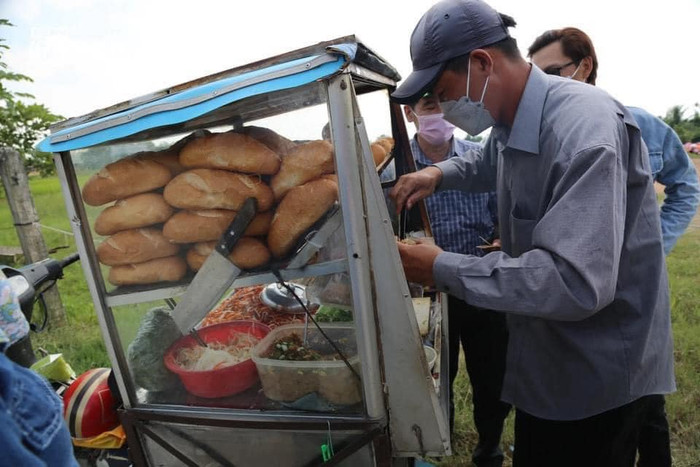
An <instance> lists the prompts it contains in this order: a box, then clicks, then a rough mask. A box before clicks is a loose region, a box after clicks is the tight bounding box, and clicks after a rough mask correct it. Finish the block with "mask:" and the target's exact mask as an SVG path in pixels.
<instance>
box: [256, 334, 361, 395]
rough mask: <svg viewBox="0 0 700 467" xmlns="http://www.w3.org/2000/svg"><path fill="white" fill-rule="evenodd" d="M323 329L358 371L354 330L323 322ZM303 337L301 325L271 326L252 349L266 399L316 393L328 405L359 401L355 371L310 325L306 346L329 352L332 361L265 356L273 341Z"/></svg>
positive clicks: (358, 361) (357, 379) (358, 372)
mask: <svg viewBox="0 0 700 467" xmlns="http://www.w3.org/2000/svg"><path fill="white" fill-rule="evenodd" d="M322 328H323V330H324V332H325V333H326V334H327V335H328V337H330V338H331V339H332V340H333V342H335V343H336V345H338V347H339V348H340V349H341V351H342V352H343V354H344V355H345V358H347V360H348V362H349V363H350V364H351V365H352V367H353V368H354V369H355V372H356V373H357V374H358V375H359V374H360V359H359V358H358V356H357V346H356V344H355V330H354V328H353V327H352V326H351V325H347V324H324V325H322ZM292 334H297V335H299V336H300V337H301V338H302V339H303V336H304V325H303V324H288V325H285V326H280V327H278V328H275V329H274V330H273V331H272V332H270V334H268V335H267V337H265V338H264V339H263V340H262V341H260V342H259V343H258V345H256V346H255V348H254V349H253V361H254V362H255V366H256V367H257V369H258V374H259V375H260V382H261V383H262V388H263V392H264V393H265V396H266V397H267V398H268V399H272V400H276V401H282V402H292V401H295V400H297V399H299V398H300V397H302V396H305V395H306V394H310V393H313V392H316V393H317V394H318V395H319V396H320V397H322V398H323V399H325V400H327V401H328V402H330V403H332V404H337V405H351V404H356V403H358V402H360V401H362V385H361V382H360V380H359V378H358V377H357V376H355V373H353V372H352V371H350V369H349V368H348V367H347V365H346V364H345V362H344V361H343V360H342V359H341V358H340V357H339V356H338V355H337V353H336V352H335V350H333V347H332V346H331V345H330V344H329V343H328V341H326V339H325V338H324V337H323V335H322V334H321V333H320V332H319V331H318V329H316V327H315V326H314V325H313V324H311V323H310V324H309V327H308V336H307V344H306V347H307V348H309V349H311V350H316V351H319V352H321V353H322V354H323V355H331V356H334V357H335V358H336V360H315V361H294V360H277V359H272V358H266V357H264V355H267V354H268V352H269V351H270V350H271V349H272V347H273V345H274V344H275V342H276V341H278V340H279V339H282V338H286V337H289V336H291V335H292Z"/></svg>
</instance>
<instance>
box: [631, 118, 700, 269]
mask: <svg viewBox="0 0 700 467" xmlns="http://www.w3.org/2000/svg"><path fill="white" fill-rule="evenodd" d="M628 109H629V111H630V113H632V115H633V116H634V119H635V120H636V121H637V125H639V129H640V131H641V132H642V139H643V140H644V142H645V143H646V145H647V149H648V150H649V162H650V164H651V174H652V175H653V177H654V180H655V181H657V182H659V183H660V184H662V185H664V187H665V188H664V192H665V193H666V198H665V199H664V202H663V204H662V205H661V233H662V234H663V239H664V253H666V254H667V255H668V254H669V253H670V252H671V249H672V248H673V246H674V245H675V244H676V241H677V240H678V238H679V237H680V236H681V235H682V234H683V232H684V231H685V229H686V228H687V227H688V224H690V221H691V220H693V216H695V211H696V210H697V207H698V203H699V202H700V183H698V174H697V173H696V171H695V165H694V164H693V161H692V159H691V158H690V157H689V156H688V153H687V152H685V149H684V148H683V143H681V140H680V139H679V138H678V135H677V134H676V132H675V131H673V129H672V128H671V127H670V126H668V125H667V124H666V123H665V122H664V121H663V120H661V119H660V118H658V117H655V116H653V115H652V114H650V113H649V112H647V111H646V110H643V109H640V108H638V107H628Z"/></svg>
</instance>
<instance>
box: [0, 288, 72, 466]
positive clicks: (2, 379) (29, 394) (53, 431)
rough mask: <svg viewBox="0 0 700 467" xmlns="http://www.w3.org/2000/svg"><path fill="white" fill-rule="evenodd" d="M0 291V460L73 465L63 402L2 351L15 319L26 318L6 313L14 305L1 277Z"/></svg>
mask: <svg viewBox="0 0 700 467" xmlns="http://www.w3.org/2000/svg"><path fill="white" fill-rule="evenodd" d="M0 291H2V292H3V293H2V294H0V297H1V298H2V303H0V309H2V313H3V314H4V315H5V317H6V318H7V317H10V316H12V319H6V320H0V325H1V327H0V446H2V452H1V453H0V465H8V466H9V465H12V466H15V465H17V466H25V465H27V466H30V465H31V466H35V465H36V466H43V465H55V466H60V467H64V466H74V465H75V466H77V465H78V463H77V462H76V460H75V457H74V456H73V444H72V443H71V439H70V433H69V432H68V426H67V425H66V424H65V423H64V421H63V402H62V401H61V399H60V398H59V397H58V395H57V394H56V393H55V392H54V390H53V389H52V388H51V386H49V383H48V382H46V381H45V380H44V379H43V378H42V377H41V376H39V375H38V374H36V373H35V372H33V371H32V370H29V369H27V368H23V367H21V366H19V365H17V364H16V363H14V362H12V361H11V360H10V359H9V358H7V357H6V356H5V354H4V351H5V349H6V348H7V346H8V345H9V344H11V343H12V342H14V341H15V340H16V337H17V334H18V333H17V329H18V326H17V324H18V323H21V322H22V321H23V322H24V323H26V320H25V319H24V316H23V315H21V312H20V317H19V318H17V317H16V316H15V315H14V314H12V313H10V311H11V310H12V311H16V310H15V309H19V305H18V304H17V300H16V298H15V297H14V294H13V293H11V290H10V287H9V282H8V281H7V280H6V279H4V276H3V278H2V279H0ZM19 327H20V328H22V326H19ZM20 334H21V332H20ZM20 337H22V336H20Z"/></svg>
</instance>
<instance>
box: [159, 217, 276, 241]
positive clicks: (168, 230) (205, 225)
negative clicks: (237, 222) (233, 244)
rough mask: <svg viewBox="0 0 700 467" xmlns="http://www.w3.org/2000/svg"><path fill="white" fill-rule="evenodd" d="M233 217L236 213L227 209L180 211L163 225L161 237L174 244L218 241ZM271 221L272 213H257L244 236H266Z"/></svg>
mask: <svg viewBox="0 0 700 467" xmlns="http://www.w3.org/2000/svg"><path fill="white" fill-rule="evenodd" d="M235 217H236V211H230V210H228V209H206V210H199V211H180V212H178V213H176V214H175V215H174V216H173V217H171V218H170V219H169V220H168V222H166V223H165V225H163V235H164V236H165V238H167V239H168V240H170V241H171V242H175V243H197V242H207V241H210V240H218V239H219V238H221V235H223V233H224V231H225V230H226V228H227V227H228V226H229V225H230V224H231V222H232V221H233V219H234V218H235ZM271 221H272V211H267V212H260V213H257V214H256V215H255V217H254V218H253V220H252V221H251V222H250V224H249V225H248V228H247V229H246V230H245V232H244V235H248V236H256V235H267V232H268V230H270V222H271Z"/></svg>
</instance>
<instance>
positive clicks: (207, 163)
mask: <svg viewBox="0 0 700 467" xmlns="http://www.w3.org/2000/svg"><path fill="white" fill-rule="evenodd" d="M180 163H181V164H182V165H183V166H185V167H187V168H206V169H224V170H232V171H235V172H244V173H251V174H264V175H272V174H274V173H277V171H278V170H279V168H280V158H279V156H278V155H277V153H276V152H274V151H273V150H272V149H270V148H269V147H267V146H266V145H264V144H263V143H261V142H259V141H258V140H256V139H255V138H252V137H250V136H248V135H245V134H242V133H235V132H231V131H228V132H226V133H212V134H210V135H205V136H202V137H201V138H195V139H194V140H192V141H190V142H189V143H187V144H186V145H185V146H184V147H183V148H182V149H181V150H180Z"/></svg>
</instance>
